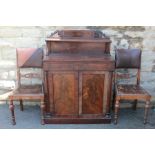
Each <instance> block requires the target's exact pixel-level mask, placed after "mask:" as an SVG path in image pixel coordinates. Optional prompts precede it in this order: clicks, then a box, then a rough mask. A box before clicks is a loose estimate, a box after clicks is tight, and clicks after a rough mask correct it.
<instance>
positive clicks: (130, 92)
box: [116, 84, 150, 99]
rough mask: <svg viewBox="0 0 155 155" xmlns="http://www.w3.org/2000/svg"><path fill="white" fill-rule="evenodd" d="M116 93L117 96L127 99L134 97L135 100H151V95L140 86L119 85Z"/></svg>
mask: <svg viewBox="0 0 155 155" xmlns="http://www.w3.org/2000/svg"><path fill="white" fill-rule="evenodd" d="M116 93H117V96H122V97H124V98H125V97H127V98H128V97H129V98H130V97H132V98H133V99H139V98H141V99H143V98H144V99H146V98H150V95H149V93H148V92H147V91H146V90H145V89H144V88H142V87H141V86H139V85H127V84H122V85H117V87H116Z"/></svg>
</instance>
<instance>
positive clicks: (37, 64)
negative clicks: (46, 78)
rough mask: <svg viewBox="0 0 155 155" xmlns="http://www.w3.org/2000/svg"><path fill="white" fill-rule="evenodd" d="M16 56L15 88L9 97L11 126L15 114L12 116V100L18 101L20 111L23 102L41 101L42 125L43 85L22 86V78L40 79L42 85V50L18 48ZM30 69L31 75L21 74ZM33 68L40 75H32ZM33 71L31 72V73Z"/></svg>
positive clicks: (42, 120)
mask: <svg viewBox="0 0 155 155" xmlns="http://www.w3.org/2000/svg"><path fill="white" fill-rule="evenodd" d="M16 54H17V88H16V89H15V90H14V91H13V93H12V94H11V95H10V96H9V100H10V105H9V108H10V111H11V115H12V124H13V125H15V124H16V121H15V114H14V104H13V101H14V100H18V101H20V110H21V111H23V100H32V101H33V100H40V101H41V124H44V123H45V122H44V110H45V104H44V93H43V84H27V85H26V84H22V79H23V78H29V80H30V78H31V79H40V80H41V82H42V83H43V80H42V79H43V78H42V75H43V74H42V70H41V68H42V61H43V50H42V49H41V48H38V49H36V48H18V49H16ZM25 68H26V69H28V68H29V69H30V68H32V69H31V73H30V72H29V73H25V74H24V73H22V71H21V70H22V69H25ZM34 68H38V69H40V71H41V74H39V73H34V72H33V71H34ZM32 70H33V71H32Z"/></svg>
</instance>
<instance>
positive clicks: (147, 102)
mask: <svg viewBox="0 0 155 155" xmlns="http://www.w3.org/2000/svg"><path fill="white" fill-rule="evenodd" d="M149 108H150V101H146V104H145V114H144V124H146V123H147V117H148V112H149Z"/></svg>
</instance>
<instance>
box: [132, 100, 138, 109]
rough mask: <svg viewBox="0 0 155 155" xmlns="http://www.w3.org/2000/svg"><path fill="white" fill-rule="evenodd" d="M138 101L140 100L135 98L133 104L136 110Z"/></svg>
mask: <svg viewBox="0 0 155 155" xmlns="http://www.w3.org/2000/svg"><path fill="white" fill-rule="evenodd" d="M137 102H138V100H134V102H133V106H132V109H133V110H136V109H137Z"/></svg>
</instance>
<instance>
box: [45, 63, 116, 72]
mask: <svg viewBox="0 0 155 155" xmlns="http://www.w3.org/2000/svg"><path fill="white" fill-rule="evenodd" d="M43 68H44V70H46V71H48V70H53V71H54V70H55V71H56V70H59V71H70V70H71V71H85V70H87V71H89V70H90V71H91V70H101V71H113V70H114V63H113V62H112V63H109V64H107V63H51V62H45V63H44V64H43Z"/></svg>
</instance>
